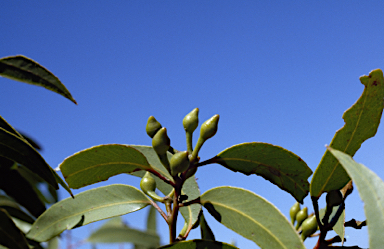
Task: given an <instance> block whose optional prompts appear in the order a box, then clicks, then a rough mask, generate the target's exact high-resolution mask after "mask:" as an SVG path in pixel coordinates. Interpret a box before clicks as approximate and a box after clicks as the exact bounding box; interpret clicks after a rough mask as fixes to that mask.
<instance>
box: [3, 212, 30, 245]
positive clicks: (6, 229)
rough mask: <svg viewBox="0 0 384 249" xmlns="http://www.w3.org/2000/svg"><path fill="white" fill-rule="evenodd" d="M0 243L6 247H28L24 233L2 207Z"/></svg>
mask: <svg viewBox="0 0 384 249" xmlns="http://www.w3.org/2000/svg"><path fill="white" fill-rule="evenodd" d="M0 245H3V246H5V247H6V248H15V249H29V246H28V242H27V240H26V239H25V237H24V235H23V234H22V232H21V231H20V230H19V229H18V228H17V227H16V225H15V224H14V223H13V221H12V219H11V217H10V216H9V214H8V213H7V211H5V210H4V209H0Z"/></svg>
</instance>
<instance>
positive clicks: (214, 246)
mask: <svg viewBox="0 0 384 249" xmlns="http://www.w3.org/2000/svg"><path fill="white" fill-rule="evenodd" d="M208 248H209V249H238V248H237V247H235V246H232V245H230V244H226V243H223V242H219V241H212V240H200V239H195V240H187V241H182V242H177V243H174V244H170V245H166V246H162V247H159V248H158V249H208Z"/></svg>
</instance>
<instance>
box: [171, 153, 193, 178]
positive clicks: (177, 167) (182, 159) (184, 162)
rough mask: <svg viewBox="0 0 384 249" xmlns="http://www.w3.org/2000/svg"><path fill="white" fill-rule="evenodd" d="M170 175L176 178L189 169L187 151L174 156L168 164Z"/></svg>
mask: <svg viewBox="0 0 384 249" xmlns="http://www.w3.org/2000/svg"><path fill="white" fill-rule="evenodd" d="M169 165H170V167H171V175H172V176H176V175H177V174H179V173H182V172H184V171H186V170H187V169H188V167H189V158H188V151H181V152H177V153H176V154H174V155H173V156H172V158H171V161H170V162H169Z"/></svg>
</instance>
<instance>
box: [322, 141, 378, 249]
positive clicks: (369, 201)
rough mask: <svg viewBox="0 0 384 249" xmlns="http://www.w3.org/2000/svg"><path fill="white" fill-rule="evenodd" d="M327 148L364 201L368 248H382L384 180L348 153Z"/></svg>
mask: <svg viewBox="0 0 384 249" xmlns="http://www.w3.org/2000/svg"><path fill="white" fill-rule="evenodd" d="M328 150H329V151H330V153H332V155H333V156H335V158H337V160H338V161H339V162H340V164H341V165H342V167H344V169H345V170H346V171H347V173H348V175H349V176H350V177H351V178H352V181H353V182H354V183H355V185H356V187H357V190H358V191H359V195H360V198H361V199H362V200H363V202H364V211H365V216H366V218H367V225H368V234H369V248H370V249H375V248H383V245H384V237H383V234H382V231H384V208H383V207H384V182H383V181H382V180H381V179H380V177H378V176H377V175H376V174H375V173H374V172H373V171H371V170H370V169H368V168H367V167H365V166H364V165H362V164H360V163H357V162H355V161H354V160H353V159H352V157H351V156H349V155H348V154H346V153H343V152H341V151H338V150H336V149H333V148H331V147H328Z"/></svg>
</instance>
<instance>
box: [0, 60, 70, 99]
mask: <svg viewBox="0 0 384 249" xmlns="http://www.w3.org/2000/svg"><path fill="white" fill-rule="evenodd" d="M0 76H3V77H6V78H9V79H12V80H17V81H21V82H24V83H28V84H32V85H37V86H42V87H45V88H47V89H49V90H51V91H53V92H56V93H58V94H60V95H62V96H64V97H65V98H67V99H69V100H71V101H72V102H73V103H75V104H76V101H75V100H74V99H73V97H72V95H71V93H70V92H69V91H68V90H67V88H66V87H65V86H64V85H63V84H62V83H61V82H60V80H59V79H58V78H57V77H56V76H55V75H53V74H52V73H51V72H49V71H48V70H47V69H45V68H44V67H42V66H41V65H39V64H38V63H37V62H35V61H33V60H31V59H29V58H27V57H25V56H22V55H16V56H10V57H4V58H1V59H0Z"/></svg>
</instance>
